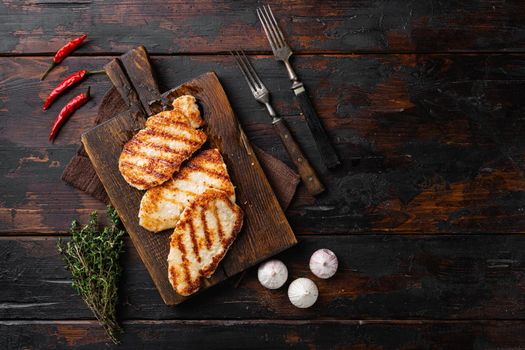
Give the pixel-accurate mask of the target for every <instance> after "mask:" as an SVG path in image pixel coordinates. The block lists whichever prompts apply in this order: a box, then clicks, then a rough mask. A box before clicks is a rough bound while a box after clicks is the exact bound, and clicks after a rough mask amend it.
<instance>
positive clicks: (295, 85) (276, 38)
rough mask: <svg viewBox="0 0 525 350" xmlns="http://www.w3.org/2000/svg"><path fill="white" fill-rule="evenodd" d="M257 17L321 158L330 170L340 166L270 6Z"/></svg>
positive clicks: (258, 10) (264, 8) (263, 8)
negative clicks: (296, 71) (289, 83)
mask: <svg viewBox="0 0 525 350" xmlns="http://www.w3.org/2000/svg"><path fill="white" fill-rule="evenodd" d="M257 16H258V17H259V20H260V21H261V24H262V26H263V29H264V32H265V33H266V37H267V38H268V41H269V42H270V46H271V47H272V51H273V55H274V57H275V59H276V60H278V61H283V63H284V65H285V66H286V71H287V72H288V77H289V78H290V80H291V81H292V90H293V91H294V93H295V96H296V97H297V100H298V102H299V106H300V107H301V110H302V112H303V114H304V116H305V119H306V122H307V124H308V127H309V128H310V131H311V132H312V135H313V137H314V140H315V143H316V146H317V150H318V151H319V153H320V154H321V157H322V159H323V161H324V163H325V165H326V166H327V167H328V168H333V167H335V166H337V165H339V164H340V161H339V157H338V156H337V153H336V152H335V149H334V147H333V146H332V144H331V143H330V139H329V138H328V134H327V133H326V130H325V129H324V127H323V125H322V124H321V121H320V120H319V117H318V116H317V112H316V111H315V109H314V106H313V104H312V101H311V100H310V97H309V96H308V94H307V92H306V89H305V87H304V85H303V83H302V82H301V81H299V78H298V77H297V74H295V72H294V70H293V68H292V65H291V64H290V57H291V56H292V49H290V46H288V44H287V43H286V40H285V39H284V35H283V32H282V31H281V29H280V28H279V24H278V23H277V20H276V19H275V16H274V15H273V12H272V9H271V8H270V6H263V7H262V9H261V8H258V9H257Z"/></svg>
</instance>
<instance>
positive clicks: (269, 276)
mask: <svg viewBox="0 0 525 350" xmlns="http://www.w3.org/2000/svg"><path fill="white" fill-rule="evenodd" d="M257 277H258V278H259V282H261V284H262V285H263V286H264V287H266V288H268V289H277V288H281V287H282V286H283V284H284V283H285V282H286V280H287V279H288V269H287V268H286V265H285V264H284V263H283V262H282V261H280V260H268V261H267V262H265V263H263V264H261V266H259V270H258V271H257Z"/></svg>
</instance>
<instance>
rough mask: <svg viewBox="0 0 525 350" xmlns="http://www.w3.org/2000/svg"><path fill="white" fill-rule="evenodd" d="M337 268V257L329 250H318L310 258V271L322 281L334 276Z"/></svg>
mask: <svg viewBox="0 0 525 350" xmlns="http://www.w3.org/2000/svg"><path fill="white" fill-rule="evenodd" d="M338 266H339V261H338V260H337V256H336V255H335V254H334V252H333V251H331V250H330V249H319V250H317V251H316V252H315V253H313V254H312V257H311V258H310V270H311V271H312V273H313V274H314V275H316V276H317V277H319V278H322V279H327V278H330V277H332V276H333V275H335V272H336V271H337V267H338Z"/></svg>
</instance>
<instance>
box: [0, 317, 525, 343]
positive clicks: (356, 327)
mask: <svg viewBox="0 0 525 350" xmlns="http://www.w3.org/2000/svg"><path fill="white" fill-rule="evenodd" d="M124 330H125V332H126V333H125V334H124V336H123V339H122V340H123V344H122V345H120V346H111V345H110V344H107V340H106V338H105V337H104V331H103V330H102V328H101V327H100V326H99V325H98V324H97V323H96V322H93V321H84V322H82V321H44V322H31V321H18V322H12V321H11V322H5V321H0V335H1V336H0V346H2V348H7V349H10V348H33V347H35V346H38V347H43V348H54V349H72V348H73V349H77V348H81V349H85V348H90V349H107V348H108V347H112V348H115V349H136V348H137V347H141V346H144V347H148V348H152V349H159V348H172V347H173V346H174V345H176V346H177V347H180V348H181V349H194V348H195V349H197V348H198V349H200V348H205V349H305V348H315V349H363V350H368V349H370V350H375V349H393V350H394V349H395V350H397V349H419V348H423V349H446V350H455V349H458V350H465V349H519V348H521V346H522V345H523V343H524V342H525V336H524V334H525V333H524V332H523V324H522V323H521V322H520V321H517V322H511V321H477V322H457V321H427V322H425V321H395V320H394V321H360V320H351V321H332V320H312V321H279V320H275V321H267V320H263V321H261V320H236V321H227V322H223V321H176V320H174V321H169V322H166V321H164V322H157V321H140V320H139V321H129V322H125V323H124Z"/></svg>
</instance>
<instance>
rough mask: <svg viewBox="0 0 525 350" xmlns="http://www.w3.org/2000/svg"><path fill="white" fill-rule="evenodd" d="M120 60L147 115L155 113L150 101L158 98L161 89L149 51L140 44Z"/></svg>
mask: <svg viewBox="0 0 525 350" xmlns="http://www.w3.org/2000/svg"><path fill="white" fill-rule="evenodd" d="M120 60H121V61H122V65H123V66H124V69H125V70H126V73H127V76H128V77H129V80H130V81H131V84H133V88H134V89H135V91H136V92H137V94H138V96H139V98H140V102H141V103H142V107H143V108H144V110H145V111H146V113H147V115H152V114H154V113H153V111H152V110H151V109H150V107H149V102H150V101H152V100H156V99H158V98H159V97H160V91H159V86H158V84H157V80H156V79H155V76H154V71H153V67H152V66H151V62H150V59H149V55H148V52H147V51H146V49H145V48H144V46H139V47H137V48H134V49H132V50H130V51H128V52H126V53H125V54H123V55H122V56H121V57H120Z"/></svg>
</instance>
